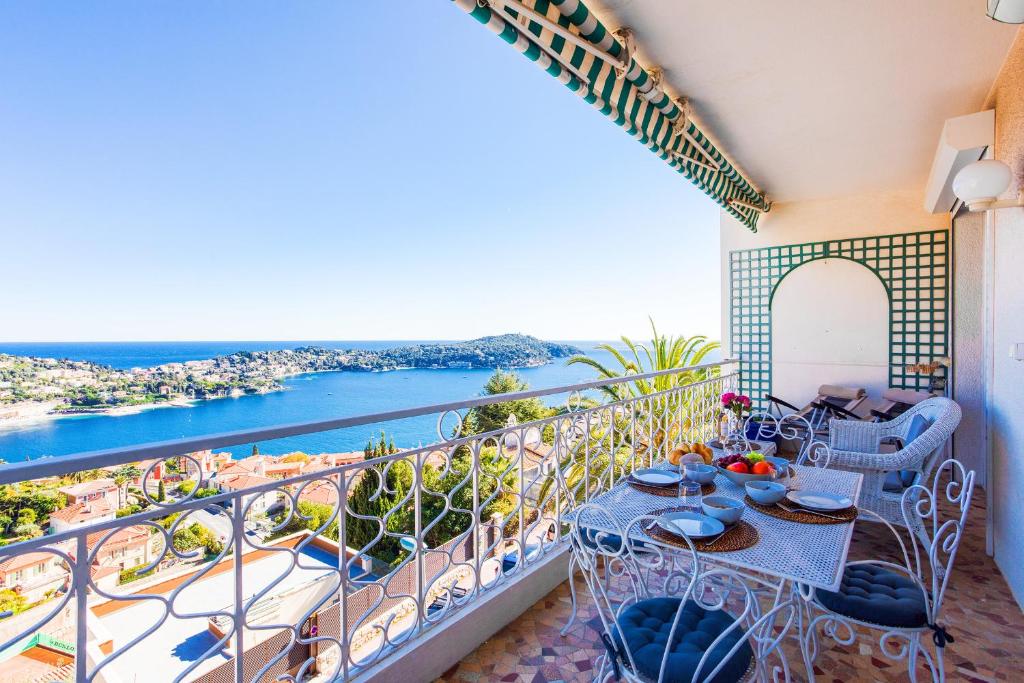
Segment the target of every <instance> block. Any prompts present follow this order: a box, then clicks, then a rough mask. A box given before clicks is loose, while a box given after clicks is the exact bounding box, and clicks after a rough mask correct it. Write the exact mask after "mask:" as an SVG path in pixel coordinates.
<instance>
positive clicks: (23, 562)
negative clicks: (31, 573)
mask: <svg viewBox="0 0 1024 683" xmlns="http://www.w3.org/2000/svg"><path fill="white" fill-rule="evenodd" d="M55 557H58V556H57V555H54V554H53V553H41V552H32V553H24V554H22V555H14V556H13V557H8V558H7V559H6V560H4V561H3V562H0V574H8V573H10V572H16V571H18V570H19V569H24V568H25V567H31V566H33V565H36V564H39V563H40V562H44V561H46V560H52V559H53V558H55Z"/></svg>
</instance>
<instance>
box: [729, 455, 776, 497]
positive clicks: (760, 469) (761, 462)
mask: <svg viewBox="0 0 1024 683" xmlns="http://www.w3.org/2000/svg"><path fill="white" fill-rule="evenodd" d="M714 464H715V466H716V467H718V471H719V472H721V473H722V475H723V476H724V477H725V478H726V479H728V480H729V481H731V482H732V483H734V484H736V485H737V486H739V487H741V488H742V487H743V486H744V485H745V484H746V483H747V482H748V481H771V480H773V479H775V478H776V477H777V476H778V471H777V470H776V469H775V465H774V464H772V463H771V462H770V461H768V460H766V459H765V456H764V453H761V452H760V451H751V452H750V453H733V454H731V455H723V456H722V457H721V458H719V459H718V460H715V462H714Z"/></svg>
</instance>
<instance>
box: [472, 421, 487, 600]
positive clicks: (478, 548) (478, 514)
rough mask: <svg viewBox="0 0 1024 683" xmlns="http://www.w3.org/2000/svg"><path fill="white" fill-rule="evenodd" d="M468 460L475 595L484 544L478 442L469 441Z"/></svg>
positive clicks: (480, 581)
mask: <svg viewBox="0 0 1024 683" xmlns="http://www.w3.org/2000/svg"><path fill="white" fill-rule="evenodd" d="M468 446H469V452H470V458H471V459H472V465H471V467H472V468H473V469H472V472H471V474H470V476H471V477H472V486H473V509H472V515H473V520H472V522H471V523H472V525H473V571H474V575H473V584H474V585H473V592H474V593H477V592H479V591H482V590H483V577H482V576H481V572H482V569H483V554H484V545H485V542H484V541H483V539H481V538H480V529H481V525H482V524H483V511H482V510H481V509H480V448H481V445H480V442H479V441H471V442H470V443H469V444H468Z"/></svg>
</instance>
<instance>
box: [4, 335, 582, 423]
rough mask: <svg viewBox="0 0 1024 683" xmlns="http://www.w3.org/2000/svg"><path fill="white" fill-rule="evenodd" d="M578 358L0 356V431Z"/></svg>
mask: <svg viewBox="0 0 1024 683" xmlns="http://www.w3.org/2000/svg"><path fill="white" fill-rule="evenodd" d="M579 352H580V351H579V349H577V348H576V347H573V346H570V345H568V344H558V343H554V342H546V341H542V340H539V339H536V338H535V337H530V336H527V335H519V334H505V335H498V336H490V337H481V338H479V339H474V340H471V341H466V342H452V343H435V344H414V345H409V346H401V347H394V348H389V349H383V350H366V349H347V350H342V349H328V348H323V347H314V346H305V347H299V348H296V349H283V350H278V351H240V352H237V353H232V354H229V355H226V356H217V357H214V358H209V359H205V360H190V361H186V362H183V363H166V364H163V365H157V366H155V367H148V368H131V369H127V370H124V369H116V368H112V367H109V366H106V365H99V364H97V363H92V362H89V361H82V360H69V359H55V358H36V357H30V356H14V355H10V354H2V353H0V426H11V425H15V424H17V423H19V422H25V421H32V420H39V419H47V418H49V417H56V416H60V415H68V414H79V413H110V412H118V411H122V412H123V411H126V410H128V411H130V410H131V409H133V408H135V409H137V408H139V407H144V406H157V405H184V404H187V402H188V401H192V400H203V399H212V398H224V397H228V396H241V395H245V394H262V393H267V392H271V391H280V390H282V389H283V388H284V385H283V384H282V381H281V380H283V379H284V378H287V377H290V376H294V375H301V374H305V373H314V372H336V371H353V372H382V371H388V370H398V369H402V368H427V369H444V368H521V367H535V366H538V365H544V364H546V363H550V362H551V361H552V360H554V359H556V358H565V357H569V356H571V355H573V354H576V353H579Z"/></svg>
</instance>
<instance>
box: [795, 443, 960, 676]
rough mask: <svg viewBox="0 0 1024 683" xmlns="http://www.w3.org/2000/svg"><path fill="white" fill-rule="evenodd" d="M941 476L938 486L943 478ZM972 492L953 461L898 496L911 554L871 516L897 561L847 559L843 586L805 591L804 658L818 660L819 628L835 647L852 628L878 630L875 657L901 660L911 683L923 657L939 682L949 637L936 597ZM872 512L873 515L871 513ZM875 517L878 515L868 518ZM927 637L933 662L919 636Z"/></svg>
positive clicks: (846, 640) (847, 639) (849, 637)
mask: <svg viewBox="0 0 1024 683" xmlns="http://www.w3.org/2000/svg"><path fill="white" fill-rule="evenodd" d="M947 471H948V475H949V477H948V479H947V480H946V482H945V484H944V486H940V482H941V481H942V480H943V474H944V473H946V472H947ZM973 491H974V471H973V470H972V471H966V470H965V469H964V467H963V466H962V465H961V464H960V463H958V462H956V461H955V460H947V461H946V462H944V463H942V465H941V466H940V467H939V470H938V472H937V473H936V476H935V480H934V482H933V483H932V486H931V488H930V489H929V488H927V487H924V486H921V485H920V484H915V485H913V486H912V487H911V488H909V489H907V490H906V491H905V492H904V493H903V498H902V509H903V515H904V523H905V524H906V526H907V528H908V529H918V532H916V533H909V534H908V535H909V536H910V543H911V547H912V548H913V555H911V554H910V553H908V551H907V545H906V544H905V543H904V541H903V535H902V534H901V533H900V531H898V530H897V528H896V527H894V526H893V525H892V524H889V523H888V522H887V521H886V520H884V519H882V518H881V517H878V520H879V521H881V522H883V523H885V524H886V526H888V527H889V529H890V530H891V531H892V532H893V534H894V535H895V536H896V539H897V541H898V542H899V547H900V550H901V551H902V559H903V564H902V565H900V564H896V563H893V562H887V561H882V560H865V561H859V562H850V563H848V564H847V565H846V569H845V571H844V574H843V583H842V586H841V587H840V589H839V590H838V591H836V592H834V593H830V592H824V591H813V590H812V591H811V592H809V593H808V594H806V595H805V596H804V597H805V599H806V600H807V605H808V610H809V613H810V615H811V616H812V618H811V620H810V622H809V624H808V628H807V630H806V631H805V634H804V639H803V643H802V647H803V649H804V655H805V657H806V658H807V659H808V661H810V662H813V661H814V659H815V658H816V657H817V655H818V651H819V646H818V627H819V626H821V627H823V629H824V632H825V634H826V635H828V636H830V637H832V638H833V639H835V640H836V641H837V642H839V643H840V644H842V645H850V644H852V643H853V642H854V640H855V639H856V631H855V627H856V626H862V627H866V628H869V629H871V630H874V631H879V632H881V635H880V636H879V647H880V648H881V650H882V654H883V655H884V656H885V657H887V658H889V659H892V660H895V661H902V660H906V661H907V666H908V672H909V675H910V680H911V681H916V680H917V671H916V667H917V659H918V657H919V656H920V657H922V658H923V659H924V661H925V664H926V666H927V667H928V670H929V671H930V673H931V677H932V680H933V681H939V682H941V681H944V680H945V668H944V664H943V654H944V652H945V647H946V644H947V643H951V642H953V638H952V637H951V636H950V635H949V634H948V633H947V632H946V629H945V628H944V627H943V626H942V625H940V623H939V618H940V614H941V610H942V603H943V597H944V596H945V593H946V588H947V586H948V584H949V575H950V572H951V571H952V568H953V561H954V559H955V558H956V553H957V549H958V548H959V546H960V539H961V536H962V535H963V531H964V526H965V524H966V523H967V513H968V510H969V508H970V505H971V496H972V494H973ZM940 492H941V493H943V494H944V496H945V498H946V500H947V501H948V502H949V503H950V504H952V506H953V507H954V516H952V517H950V518H948V519H945V520H943V519H942V516H941V514H940V510H939V503H940ZM872 514H873V513H872ZM875 516H876V517H877V515H875ZM929 632H930V633H931V636H932V642H933V644H934V646H935V655H934V657H933V656H932V654H931V653H930V652H929V651H928V648H927V645H926V643H924V642H922V638H923V637H924V636H926V635H928V634H929Z"/></svg>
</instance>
